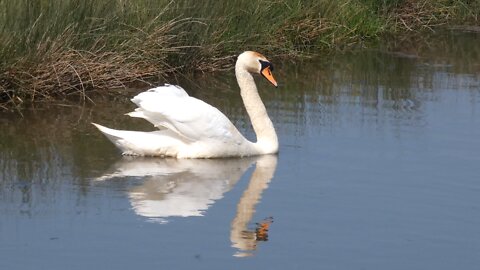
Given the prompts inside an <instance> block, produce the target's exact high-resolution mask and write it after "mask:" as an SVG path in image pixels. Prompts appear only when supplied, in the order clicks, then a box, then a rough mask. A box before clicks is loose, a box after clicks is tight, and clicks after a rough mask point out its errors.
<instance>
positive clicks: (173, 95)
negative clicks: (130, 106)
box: [128, 85, 243, 141]
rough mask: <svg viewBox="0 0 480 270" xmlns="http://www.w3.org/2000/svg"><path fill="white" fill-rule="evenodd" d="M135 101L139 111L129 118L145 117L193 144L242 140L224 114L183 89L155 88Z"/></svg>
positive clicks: (169, 86)
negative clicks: (207, 140)
mask: <svg viewBox="0 0 480 270" xmlns="http://www.w3.org/2000/svg"><path fill="white" fill-rule="evenodd" d="M132 101H133V102H134V103H135V104H136V105H137V106H138V108H137V109H136V110H135V111H133V112H131V113H128V115H130V116H132V117H139V118H143V119H145V120H147V121H149V122H150V123H152V124H153V125H154V126H155V127H157V128H162V127H164V128H167V129H169V130H172V131H174V132H176V133H177V134H179V135H181V136H182V137H184V138H186V139H188V140H190V141H198V140H205V139H216V140H222V141H225V140H231V139H235V140H239V139H240V138H239V136H241V135H240V133H239V132H238V130H237V129H236V128H235V126H234V125H233V124H232V123H231V122H230V120H229V119H228V118H227V117H226V116H225V115H224V114H223V113H222V112H220V111H219V110H218V109H217V108H215V107H213V106H211V105H209V104H207V103H205V102H203V101H201V100H199V99H196V98H193V97H190V96H189V95H188V94H187V93H186V92H185V90H183V89H182V88H181V87H179V86H175V85H166V86H160V87H157V88H153V89H150V90H148V91H145V92H142V93H140V94H138V95H137V96H135V97H134V98H133V99H132ZM242 138H243V137H242Z"/></svg>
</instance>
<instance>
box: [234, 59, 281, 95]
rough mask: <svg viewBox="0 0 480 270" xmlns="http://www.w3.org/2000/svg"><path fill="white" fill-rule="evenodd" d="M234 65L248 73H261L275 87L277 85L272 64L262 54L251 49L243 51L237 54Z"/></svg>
mask: <svg viewBox="0 0 480 270" xmlns="http://www.w3.org/2000/svg"><path fill="white" fill-rule="evenodd" d="M236 65H237V66H240V67H242V68H243V69H245V70H246V71H248V72H250V73H256V74H261V75H262V76H263V77H265V79H267V80H268V81H269V82H270V83H272V84H273V85H274V86H275V87H277V86H278V84H277V81H275V79H274V78H273V74H272V71H273V65H272V63H270V61H268V60H267V58H265V56H263V55H262V54H260V53H258V52H253V51H246V52H243V53H242V54H240V55H239V56H238V58H237V64H236Z"/></svg>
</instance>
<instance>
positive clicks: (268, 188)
mask: <svg viewBox="0 0 480 270" xmlns="http://www.w3.org/2000/svg"><path fill="white" fill-rule="evenodd" d="M478 44H480V37H479V36H478V35H475V34H453V35H448V36H445V37H442V38H440V39H439V41H437V42H434V44H429V46H427V47H425V48H416V49H404V50H402V51H401V53H398V52H397V51H396V50H393V51H394V52H393V53H387V52H384V51H382V50H379V51H361V52H355V53H350V54H345V55H336V56H333V57H329V58H327V59H317V60H312V61H309V62H305V63H278V64H277V65H276V70H275V71H276V77H277V80H278V81H279V82H280V84H281V87H279V88H278V89H273V88H271V87H270V86H269V85H268V84H267V83H266V82H263V81H262V80H261V78H257V83H258V85H259V88H260V89H261V91H262V93H261V94H262V97H263V98H264V100H265V103H266V106H267V108H268V110H269V113H270V116H271V118H272V120H273V122H274V124H275V126H276V128H277V132H278V134H279V138H280V145H281V146H280V154H279V155H278V156H264V157H257V158H245V159H225V160H175V159H156V158H125V157H122V156H121V155H120V154H119V152H118V151H117V150H116V149H115V147H114V146H113V145H112V144H111V143H110V142H109V141H108V140H107V139H106V138H104V137H103V136H102V135H101V134H100V133H99V132H98V131H97V130H95V129H94V128H93V126H91V125H90V124H89V123H90V122H91V121H95V122H98V123H101V124H105V125H107V126H110V127H114V128H128V129H142V130H151V129H152V128H151V127H150V126H149V125H148V123H144V122H142V121H141V120H140V119H129V118H128V117H127V116H124V115H123V114H124V113H126V112H129V111H130V110H132V109H133V108H134V106H133V105H132V104H130V103H127V102H124V100H122V99H120V98H119V100H115V101H99V102H98V103H97V104H96V105H87V106H84V107H79V106H73V107H65V106H53V105H49V106H39V107H38V108H36V109H34V110H28V111H24V112H22V113H23V117H22V116H20V115H18V114H8V113H2V114H1V115H0V130H1V132H0V269H153V268H156V269H246V268H247V267H248V268H253V269H257V268H263V269H472V270H473V269H479V268H478V267H479V266H480V177H479V176H480V48H479V46H478ZM232 73H233V72H228V73H226V74H220V75H218V76H215V78H212V76H211V75H209V76H205V78H203V77H199V78H195V79H194V80H190V81H181V84H182V85H184V86H185V87H186V88H187V89H188V91H189V92H190V93H191V94H192V95H194V96H196V97H199V98H201V99H203V100H206V101H207V102H209V103H210V104H212V105H214V106H217V107H218V108H220V109H221V110H222V111H223V112H225V114H227V115H228V116H229V117H230V118H231V119H232V121H233V122H234V123H235V124H236V125H237V127H238V128H239V129H240V130H241V131H242V132H243V133H244V134H246V136H247V137H248V138H251V139H253V138H254V134H253V131H252V129H251V127H250V124H249V122H248V119H247V118H246V115H245V112H244V109H243V106H242V103H241V101H240V98H239V94H238V91H237V86H236V83H235V80H234V77H233V74H232ZM172 82H173V81H172ZM187 86H188V87H187ZM203 89H208V91H206V90H203ZM133 94H134V93H132V95H133Z"/></svg>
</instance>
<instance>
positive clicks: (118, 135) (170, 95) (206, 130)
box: [94, 51, 278, 158]
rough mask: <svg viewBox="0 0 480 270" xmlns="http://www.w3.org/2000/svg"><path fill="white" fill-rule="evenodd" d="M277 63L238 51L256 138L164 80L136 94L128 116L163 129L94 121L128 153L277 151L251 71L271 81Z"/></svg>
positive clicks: (182, 154) (243, 90) (239, 76)
mask: <svg viewBox="0 0 480 270" xmlns="http://www.w3.org/2000/svg"><path fill="white" fill-rule="evenodd" d="M272 69H273V68H272V65H271V64H270V62H268V60H267V59H266V58H265V57H264V56H262V55H260V54H258V53H255V52H250V51H247V52H244V53H242V54H240V55H239V57H238V59H237V63H236V65H235V75H236V77H237V82H238V85H239V86H240V94H241V96H242V99H243V102H244V105H245V108H246V110H247V113H248V115H249V116H250V120H251V121H252V125H253V128H254V130H255V133H256V135H257V142H250V141H248V140H247V139H245V137H244V136H243V135H242V134H241V133H240V132H239V131H238V130H237V128H236V127H235V126H234V125H233V124H232V122H230V120H229V119H228V118H227V117H226V116H225V115H224V114H223V113H221V112H220V111H219V110H218V109H217V108H215V107H213V106H211V105H209V104H207V103H205V102H203V101H201V100H199V99H196V98H193V97H190V96H189V95H188V94H187V93H186V92H185V90H183V89H182V88H181V87H179V86H174V85H165V86H160V87H157V88H153V89H150V90H148V91H145V92H142V93H140V94H138V95H137V96H135V97H134V98H133V99H132V101H133V102H134V103H135V104H136V105H137V106H138V108H137V109H136V110H135V111H133V112H131V113H128V115H129V116H132V117H139V118H144V119H145V120H147V121H149V122H150V123H152V124H153V125H154V126H155V127H157V128H159V130H157V131H152V132H141V131H126V130H114V129H110V128H106V127H103V126H101V125H98V124H94V125H95V126H96V127H97V128H98V129H99V130H100V131H101V132H103V133H104V134H105V135H106V136H107V137H108V138H109V139H110V141H112V142H113V143H114V144H115V145H116V146H117V147H118V148H120V149H121V150H122V151H123V154H127V155H140V156H171V157H177V158H216V157H234V156H253V155H262V154H274V153H277V152H278V139H277V135H276V133H275V129H274V127H273V124H272V121H271V120H270V118H269V117H268V115H267V111H266V109H265V105H264V104H263V102H262V100H261V99H260V96H259V94H258V90H257V87H256V85H255V82H254V80H253V76H252V74H251V73H261V74H262V75H264V77H265V78H267V79H268V80H269V81H270V82H271V83H272V84H274V85H275V86H276V82H275V80H274V79H273V76H272V75H271V70H272Z"/></svg>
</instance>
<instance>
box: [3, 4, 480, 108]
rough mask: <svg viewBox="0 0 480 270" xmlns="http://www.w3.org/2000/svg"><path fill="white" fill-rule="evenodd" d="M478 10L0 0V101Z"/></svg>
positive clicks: (391, 30)
mask: <svg viewBox="0 0 480 270" xmlns="http://www.w3.org/2000/svg"><path fill="white" fill-rule="evenodd" d="M479 13H480V0H448V1H447V0H437V1H435V0H419V1H413V0H383V1H374V0H339V1H329V0H305V1H301V0H269V1H266V0H254V1H252V0H232V1H215V0H201V1H191V0H170V1H168V0H117V1H114V0H97V1H94V0H83V1H79V0H63V1H60V2H59V1H49V0H16V1H11V0H0V107H1V108H4V109H11V108H15V107H18V106H21V105H23V104H28V103H30V102H34V101H45V100H61V99H67V98H78V99H80V100H81V101H87V100H89V99H90V98H91V96H92V95H91V93H94V92H102V93H109V91H108V90H107V89H111V88H122V87H125V86H128V85H131V84H138V83H142V84H149V83H152V82H158V81H161V80H164V78H165V77H166V76H167V75H169V74H171V73H185V72H192V71H201V72H210V71H215V70H223V69H228V68H230V67H231V66H232V65H233V62H234V59H235V55H236V54H237V53H239V52H240V51H243V50H247V49H254V50H258V51H261V52H263V53H265V54H267V55H269V56H270V57H272V56H275V57H277V58H279V57H284V58H299V57H305V56H311V55H318V54H321V53H325V52H329V51H336V50H345V49H349V48H353V47H355V46H358V45H360V44H361V45H364V44H365V43H366V42H367V43H368V42H369V41H374V40H378V39H380V38H382V37H384V36H394V37H396V36H405V35H409V34H412V33H419V32H420V33H421V32H423V31H432V29H435V28H436V27H438V26H442V25H449V24H465V23H478V16H479ZM115 93H118V91H116V92H115Z"/></svg>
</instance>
